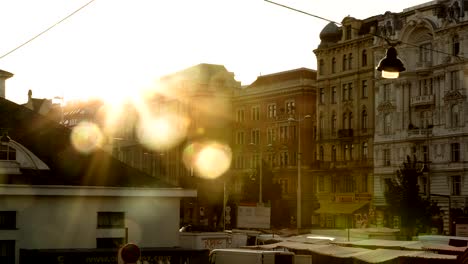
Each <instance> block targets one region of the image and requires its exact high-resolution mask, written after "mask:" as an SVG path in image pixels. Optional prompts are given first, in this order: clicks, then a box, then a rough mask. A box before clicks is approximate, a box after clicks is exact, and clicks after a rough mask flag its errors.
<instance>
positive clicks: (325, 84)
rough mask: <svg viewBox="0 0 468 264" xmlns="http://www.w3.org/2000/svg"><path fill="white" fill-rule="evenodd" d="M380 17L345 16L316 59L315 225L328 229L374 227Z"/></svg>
mask: <svg viewBox="0 0 468 264" xmlns="http://www.w3.org/2000/svg"><path fill="white" fill-rule="evenodd" d="M377 23H378V20H377V18H376V17H371V18H368V19H364V20H359V19H355V18H353V17H346V18H344V19H343V22H342V25H341V26H340V27H338V26H337V25H335V24H334V23H329V24H328V25H327V26H326V27H325V28H324V29H323V30H322V32H321V33H320V39H321V43H320V45H319V47H318V48H317V49H315V50H314V52H315V55H316V57H317V65H318V75H317V114H316V122H317V134H316V136H317V139H316V140H317V143H316V145H315V146H316V147H315V150H314V151H315V153H316V154H315V155H316V163H314V165H315V166H314V172H313V173H314V174H315V175H316V177H315V180H316V182H315V191H316V193H317V197H318V200H319V202H320V209H318V210H316V212H315V213H316V215H315V217H314V224H315V225H317V226H320V227H326V228H345V227H356V228H361V227H369V226H371V225H372V223H371V222H372V220H371V216H372V205H371V204H370V201H371V198H372V195H373V190H372V185H373V184H372V182H373V176H372V175H373V136H374V125H373V124H374V114H373V113H374V97H373V91H374V65H373V61H374V59H373V52H372V46H373V35H372V34H374V33H375V32H376V29H377Z"/></svg>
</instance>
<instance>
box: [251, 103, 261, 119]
mask: <svg viewBox="0 0 468 264" xmlns="http://www.w3.org/2000/svg"><path fill="white" fill-rule="evenodd" d="M252 120H256V121H257V120H260V106H254V107H252Z"/></svg>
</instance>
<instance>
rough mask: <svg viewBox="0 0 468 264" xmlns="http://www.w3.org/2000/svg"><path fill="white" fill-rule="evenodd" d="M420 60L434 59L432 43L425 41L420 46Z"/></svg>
mask: <svg viewBox="0 0 468 264" xmlns="http://www.w3.org/2000/svg"><path fill="white" fill-rule="evenodd" d="M419 61H420V62H431V61H432V44H431V43H425V44H422V45H420V46H419Z"/></svg>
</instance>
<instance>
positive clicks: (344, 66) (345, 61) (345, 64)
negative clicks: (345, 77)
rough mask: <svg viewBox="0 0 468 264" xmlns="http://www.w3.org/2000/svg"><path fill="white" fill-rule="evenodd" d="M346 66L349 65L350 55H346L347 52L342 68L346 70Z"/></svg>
mask: <svg viewBox="0 0 468 264" xmlns="http://www.w3.org/2000/svg"><path fill="white" fill-rule="evenodd" d="M346 66H348V57H346V54H345V55H343V65H342V68H343V69H342V70H343V71H346Z"/></svg>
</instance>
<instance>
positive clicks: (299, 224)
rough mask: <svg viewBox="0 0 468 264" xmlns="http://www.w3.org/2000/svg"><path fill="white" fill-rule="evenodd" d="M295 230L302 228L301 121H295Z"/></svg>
mask: <svg viewBox="0 0 468 264" xmlns="http://www.w3.org/2000/svg"><path fill="white" fill-rule="evenodd" d="M297 127H298V130H297V145H298V146H297V209H296V211H297V219H296V223H297V230H298V231H299V229H300V228H301V227H302V204H301V203H302V201H301V200H302V195H301V191H302V190H301V120H298V121H297Z"/></svg>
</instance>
